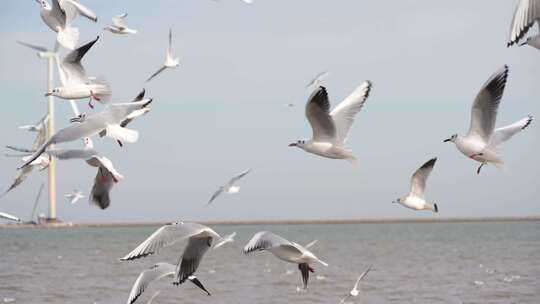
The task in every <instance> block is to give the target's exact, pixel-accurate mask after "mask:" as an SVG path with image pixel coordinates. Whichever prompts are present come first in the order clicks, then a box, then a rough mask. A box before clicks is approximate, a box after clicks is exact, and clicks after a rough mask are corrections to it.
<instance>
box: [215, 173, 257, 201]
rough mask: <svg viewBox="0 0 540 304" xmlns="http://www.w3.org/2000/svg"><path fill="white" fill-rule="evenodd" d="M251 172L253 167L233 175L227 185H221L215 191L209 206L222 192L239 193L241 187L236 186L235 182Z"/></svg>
mask: <svg viewBox="0 0 540 304" xmlns="http://www.w3.org/2000/svg"><path fill="white" fill-rule="evenodd" d="M249 172H251V169H248V170H246V171H244V172H242V173H240V174H237V175H235V176H233V177H232V178H231V179H230V180H229V181H228V182H227V183H226V184H225V185H223V186H220V187H219V189H217V190H216V192H214V194H213V195H212V197H211V198H210V200H209V201H208V203H207V204H206V205H207V206H208V205H210V204H211V203H212V202H213V201H214V200H215V199H216V198H217V197H218V196H219V195H221V193H223V192H225V193H238V192H240V187H239V186H236V185H235V184H236V183H237V182H238V181H239V180H240V179H241V178H242V177H244V176H246V175H247V174H248V173H249Z"/></svg>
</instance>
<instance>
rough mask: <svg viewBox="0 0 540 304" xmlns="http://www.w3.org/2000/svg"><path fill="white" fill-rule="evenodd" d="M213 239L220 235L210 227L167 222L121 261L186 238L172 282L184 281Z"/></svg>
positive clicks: (155, 250)
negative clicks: (185, 244)
mask: <svg viewBox="0 0 540 304" xmlns="http://www.w3.org/2000/svg"><path fill="white" fill-rule="evenodd" d="M214 239H217V240H221V236H219V234H217V233H216V232H215V231H214V230H212V229H211V228H209V227H207V226H204V225H201V224H198V223H191V222H175V223H171V224H167V225H164V226H162V227H161V228H159V229H158V230H156V231H155V232H154V233H153V234H152V235H151V236H150V237H148V238H147V239H146V240H145V241H144V242H142V243H141V244H140V245H139V246H137V247H136V248H135V249H133V250H132V251H131V252H130V253H128V254H127V255H126V256H124V257H123V258H121V259H120V260H122V261H130V260H135V259H139V258H143V257H146V256H149V255H151V254H154V253H156V252H157V251H158V250H159V249H161V248H163V247H167V246H170V245H172V244H174V243H176V242H178V241H183V240H187V241H188V242H187V246H186V248H185V249H184V252H183V253H182V256H181V257H180V259H179V261H178V264H177V265H176V270H175V277H174V282H173V283H174V284H175V285H179V284H182V283H184V282H185V281H186V280H187V279H188V278H189V277H190V276H192V275H193V274H194V273H195V271H197V268H198V267H199V264H200V262H201V260H202V258H203V256H204V254H205V253H206V251H208V249H210V247H211V246H212V242H213V241H214Z"/></svg>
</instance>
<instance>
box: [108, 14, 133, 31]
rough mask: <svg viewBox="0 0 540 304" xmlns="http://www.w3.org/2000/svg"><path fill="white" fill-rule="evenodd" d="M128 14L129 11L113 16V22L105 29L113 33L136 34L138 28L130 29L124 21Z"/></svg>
mask: <svg viewBox="0 0 540 304" xmlns="http://www.w3.org/2000/svg"><path fill="white" fill-rule="evenodd" d="M127 15H128V14H127V13H123V14H121V15H117V16H114V17H113V18H112V21H113V24H112V25H108V26H107V27H105V28H103V29H104V30H106V31H109V32H111V33H113V34H136V33H137V30H134V29H130V28H129V27H127V25H126V23H125V22H124V19H125V18H126V17H127Z"/></svg>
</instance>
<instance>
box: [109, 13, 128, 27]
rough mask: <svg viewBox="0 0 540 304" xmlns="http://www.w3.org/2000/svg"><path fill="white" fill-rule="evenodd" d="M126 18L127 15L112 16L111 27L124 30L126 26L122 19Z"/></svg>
mask: <svg viewBox="0 0 540 304" xmlns="http://www.w3.org/2000/svg"><path fill="white" fill-rule="evenodd" d="M126 17H127V13H123V14H121V15H116V16H114V17H113V18H112V21H113V25H114V26H116V27H117V28H119V29H125V28H126V27H127V26H126V23H125V21H124V18H126Z"/></svg>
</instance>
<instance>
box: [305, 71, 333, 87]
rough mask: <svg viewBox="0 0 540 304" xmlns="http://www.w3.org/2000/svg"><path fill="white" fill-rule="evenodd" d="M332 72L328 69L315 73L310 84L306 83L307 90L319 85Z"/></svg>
mask: <svg viewBox="0 0 540 304" xmlns="http://www.w3.org/2000/svg"><path fill="white" fill-rule="evenodd" d="M329 74H330V73H328V71H323V72H320V73H319V74H317V75H315V77H313V79H311V80H310V81H309V82H308V84H307V85H306V90H307V89H309V88H311V87H318V86H320V85H321V84H322V81H323V80H324V78H326V77H327V76H328V75H329Z"/></svg>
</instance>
